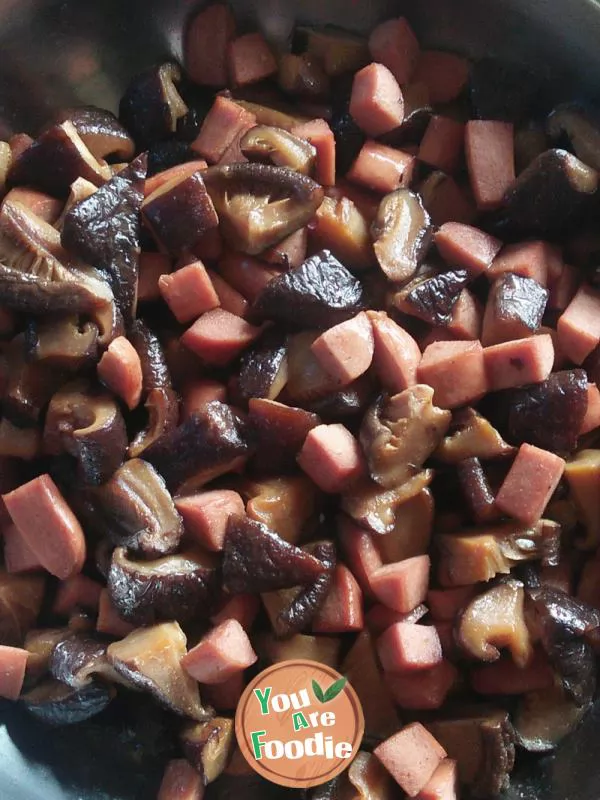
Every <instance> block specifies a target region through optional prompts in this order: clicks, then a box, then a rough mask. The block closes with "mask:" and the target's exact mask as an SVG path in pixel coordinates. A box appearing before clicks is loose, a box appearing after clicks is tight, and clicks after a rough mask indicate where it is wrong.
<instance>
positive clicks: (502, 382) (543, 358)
mask: <svg viewBox="0 0 600 800" xmlns="http://www.w3.org/2000/svg"><path fill="white" fill-rule="evenodd" d="M483 353H484V358H485V371H486V373H487V377H488V382H489V390H490V391H491V392H497V391H500V389H516V388H517V387H519V386H526V385H527V384H528V383H540V381H545V380H546V378H547V377H548V375H550V372H551V371H552V366H553V364H554V344H553V343H552V337H551V336H550V334H548V333H542V334H541V335H539V336H531V337H530V338H528V339H517V340H515V341H513V342H504V343H503V344H495V345H493V346H492V347H486V348H485V349H484V351H483Z"/></svg>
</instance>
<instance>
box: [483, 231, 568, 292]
mask: <svg viewBox="0 0 600 800" xmlns="http://www.w3.org/2000/svg"><path fill="white" fill-rule="evenodd" d="M561 266H562V259H561V257H560V252H559V251H558V250H557V248H556V247H555V246H554V245H551V244H549V243H548V242H543V241H540V240H536V241H532V242H519V243H517V244H507V245H506V246H505V247H503V248H502V250H501V251H500V252H499V254H498V255H497V256H496V258H495V259H494V261H493V262H492V265H491V267H490V268H489V270H488V271H487V273H486V274H487V276H488V278H489V279H490V280H491V281H492V280H495V279H496V278H498V277H499V276H500V275H503V274H504V273H505V272H513V273H514V274H515V275H521V276H522V277H523V278H532V279H533V280H534V281H537V282H538V283H540V284H541V285H542V286H548V284H549V282H550V277H551V276H553V275H555V276H556V277H558V274H559V272H560V269H561Z"/></svg>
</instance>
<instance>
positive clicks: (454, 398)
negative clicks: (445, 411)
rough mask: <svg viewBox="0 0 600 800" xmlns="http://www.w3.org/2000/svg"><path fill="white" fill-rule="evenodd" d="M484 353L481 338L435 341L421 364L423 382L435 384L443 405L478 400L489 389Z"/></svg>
mask: <svg viewBox="0 0 600 800" xmlns="http://www.w3.org/2000/svg"><path fill="white" fill-rule="evenodd" d="M483 354H484V350H483V347H482V346H481V343H480V342H479V341H473V342H471V341H468V342H462V341H460V342H433V343H432V344H430V345H429V347H427V349H426V350H425V352H424V353H423V357H422V359H421V363H420V364H419V369H418V370H417V377H418V379H419V383H426V384H428V385H429V386H431V387H432V389H433V390H434V396H433V401H434V403H435V405H436V406H439V407H440V408H459V407H460V406H466V405H469V404H470V403H474V402H476V401H477V400H479V399H480V398H482V397H483V396H484V394H486V393H487V391H488V384H487V379H486V372H485V365H484V358H483Z"/></svg>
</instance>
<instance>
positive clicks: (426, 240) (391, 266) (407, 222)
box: [371, 189, 433, 283]
mask: <svg viewBox="0 0 600 800" xmlns="http://www.w3.org/2000/svg"><path fill="white" fill-rule="evenodd" d="M371 234H372V236H373V247H374V249H375V255H376V256H377V261H378V262H379V266H380V267H381V269H382V270H383V272H384V274H385V275H386V276H387V277H388V278H389V280H391V281H394V282H396V283H399V282H400V281H405V280H408V279H409V278H412V276H413V275H414V274H415V272H416V271H417V269H418V266H419V264H420V263H421V261H422V260H423V258H424V257H425V255H426V254H427V250H428V249H429V245H430V243H431V238H432V235H433V226H432V224H431V219H430V217H429V214H428V213H427V211H426V210H425V207H424V206H423V202H422V200H421V198H420V197H419V195H418V194H415V193H414V192H411V191H410V190H409V189H397V190H396V191H395V192H392V193H391V194H388V195H386V196H385V197H384V198H383V200H382V201H381V203H380V205H379V210H378V211H377V216H376V217H375V219H374V220H373V224H372V226H371Z"/></svg>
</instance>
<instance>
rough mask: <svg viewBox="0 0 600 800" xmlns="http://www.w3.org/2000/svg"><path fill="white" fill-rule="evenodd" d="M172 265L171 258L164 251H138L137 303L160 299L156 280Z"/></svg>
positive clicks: (169, 269)
mask: <svg viewBox="0 0 600 800" xmlns="http://www.w3.org/2000/svg"><path fill="white" fill-rule="evenodd" d="M172 266H173V265H172V262H171V259H170V258H169V256H167V255H165V254H164V253H140V272H139V277H138V303H151V302H153V301H154V300H159V299H160V289H159V288H158V281H159V279H160V276H161V275H167V274H168V273H169V272H171V269H172Z"/></svg>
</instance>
